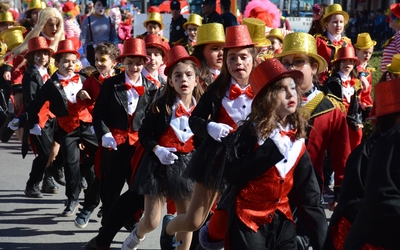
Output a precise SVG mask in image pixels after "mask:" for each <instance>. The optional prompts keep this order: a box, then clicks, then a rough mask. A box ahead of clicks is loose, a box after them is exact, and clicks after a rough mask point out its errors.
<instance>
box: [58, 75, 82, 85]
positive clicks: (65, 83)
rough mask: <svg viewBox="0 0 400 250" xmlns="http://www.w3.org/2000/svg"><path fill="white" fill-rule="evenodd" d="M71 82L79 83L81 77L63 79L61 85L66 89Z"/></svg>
mask: <svg viewBox="0 0 400 250" xmlns="http://www.w3.org/2000/svg"><path fill="white" fill-rule="evenodd" d="M70 82H74V83H78V82H79V75H78V74H76V75H74V76H73V77H71V78H69V79H62V80H60V84H61V85H62V86H63V87H65V86H67V85H68V84H69V83H70Z"/></svg>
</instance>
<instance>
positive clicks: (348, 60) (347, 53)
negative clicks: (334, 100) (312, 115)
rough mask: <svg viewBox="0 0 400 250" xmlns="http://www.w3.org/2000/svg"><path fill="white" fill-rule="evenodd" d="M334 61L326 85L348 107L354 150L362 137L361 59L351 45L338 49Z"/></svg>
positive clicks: (351, 144) (348, 119)
mask: <svg viewBox="0 0 400 250" xmlns="http://www.w3.org/2000/svg"><path fill="white" fill-rule="evenodd" d="M332 63H333V70H332V71H333V72H332V75H331V76H330V77H329V78H328V79H326V81H325V83H324V86H326V87H327V88H328V89H329V90H330V91H331V92H332V94H334V95H335V96H336V97H338V98H340V99H341V100H342V103H343V104H344V106H345V108H346V114H347V123H348V126H349V136H350V149H351V150H353V149H354V148H355V147H356V146H357V145H358V144H360V142H361V139H362V128H363V127H364V125H363V122H362V112H361V108H360V106H359V102H362V101H363V100H360V99H359V98H360V92H361V90H362V87H361V83H360V80H358V78H357V76H358V73H357V66H358V65H359V64H360V61H359V60H358V58H357V57H356V55H355V53H354V49H353V47H352V46H351V47H350V46H347V47H343V48H340V49H339V50H338V53H337V56H336V60H335V61H334V62H332Z"/></svg>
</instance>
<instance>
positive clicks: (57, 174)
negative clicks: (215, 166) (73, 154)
mask: <svg viewBox="0 0 400 250" xmlns="http://www.w3.org/2000/svg"><path fill="white" fill-rule="evenodd" d="M46 173H47V174H50V175H51V176H52V177H53V178H54V180H55V181H56V182H57V183H58V184H60V185H61V186H65V184H66V183H65V176H64V169H63V168H58V167H55V166H54V165H50V166H48V167H47V168H46Z"/></svg>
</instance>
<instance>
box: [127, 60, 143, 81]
mask: <svg viewBox="0 0 400 250" xmlns="http://www.w3.org/2000/svg"><path fill="white" fill-rule="evenodd" d="M144 60H145V59H144V58H143V57H138V56H135V57H130V56H127V57H125V58H124V60H123V61H122V63H123V64H124V65H125V72H126V74H127V75H128V77H129V79H131V80H137V79H138V77H139V76H140V73H141V72H142V69H143V65H144Z"/></svg>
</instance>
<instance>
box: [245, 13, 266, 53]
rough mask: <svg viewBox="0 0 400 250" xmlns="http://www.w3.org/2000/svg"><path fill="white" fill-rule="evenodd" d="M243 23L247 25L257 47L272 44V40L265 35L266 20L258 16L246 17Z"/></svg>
mask: <svg viewBox="0 0 400 250" xmlns="http://www.w3.org/2000/svg"><path fill="white" fill-rule="evenodd" d="M243 24H244V25H246V26H247V29H248V30H249V33H250V37H251V40H252V41H253V42H254V43H256V47H265V46H270V45H271V41H270V40H268V39H267V38H266V37H265V22H263V21H261V20H260V19H257V18H244V19H243Z"/></svg>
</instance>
